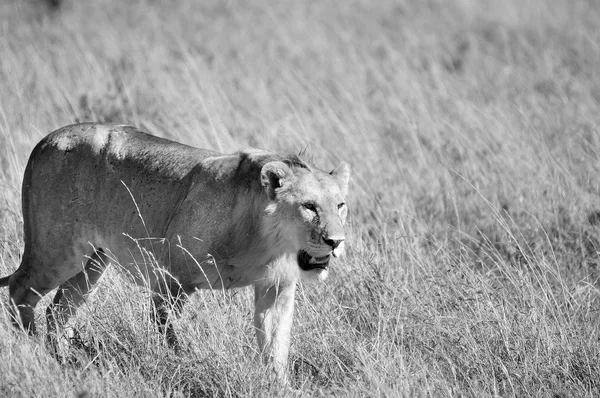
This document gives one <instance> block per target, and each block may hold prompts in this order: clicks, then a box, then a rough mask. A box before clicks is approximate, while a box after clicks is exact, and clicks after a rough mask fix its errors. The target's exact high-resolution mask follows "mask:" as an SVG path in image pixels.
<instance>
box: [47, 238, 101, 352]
mask: <svg viewBox="0 0 600 398" xmlns="http://www.w3.org/2000/svg"><path fill="white" fill-rule="evenodd" d="M108 264H109V259H108V256H107V255H106V254H105V253H104V251H102V249H97V250H96V251H95V252H94V254H92V256H91V257H90V258H89V260H88V261H87V263H86V264H85V267H84V268H83V270H82V271H81V272H79V273H78V274H76V275H75V276H73V277H72V278H70V279H69V280H67V281H65V282H63V283H62V284H61V285H60V286H59V287H58V290H57V292H56V295H55V296H54V300H53V301H52V304H50V305H49V306H48V308H47V309H46V321H47V324H48V329H47V335H46V338H47V344H48V346H49V348H50V349H51V350H52V352H53V353H54V354H55V355H58V353H59V347H60V345H61V344H60V343H65V342H66V343H70V341H69V340H70V339H72V338H73V337H74V336H73V334H74V333H73V331H71V333H69V331H67V333H65V334H63V332H64V331H63V330H62V329H63V328H64V327H65V325H66V324H67V322H68V320H69V318H70V317H71V316H73V315H75V312H76V311H77V307H78V306H79V305H81V303H83V302H84V301H85V299H86V298H87V297H88V296H89V295H90V293H91V292H92V290H93V288H94V285H95V284H96V283H97V282H98V280H100V277H101V276H102V274H103V273H104V271H105V270H106V267H107V266H108ZM59 334H60V335H62V336H63V337H59ZM63 339H64V340H66V341H61V340H63Z"/></svg>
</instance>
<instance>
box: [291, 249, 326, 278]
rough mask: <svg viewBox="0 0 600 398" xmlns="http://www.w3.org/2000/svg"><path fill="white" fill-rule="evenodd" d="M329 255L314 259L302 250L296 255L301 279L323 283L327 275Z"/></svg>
mask: <svg viewBox="0 0 600 398" xmlns="http://www.w3.org/2000/svg"><path fill="white" fill-rule="evenodd" d="M330 259H331V256H330V255H326V256H323V257H314V256H311V255H310V254H308V253H307V252H306V251H304V250H300V252H299V253H298V266H299V267H300V269H301V270H302V271H304V272H302V279H303V280H305V281H311V282H323V281H325V279H327V276H328V275H329V260H330Z"/></svg>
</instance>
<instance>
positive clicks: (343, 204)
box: [338, 202, 346, 210]
mask: <svg viewBox="0 0 600 398" xmlns="http://www.w3.org/2000/svg"><path fill="white" fill-rule="evenodd" d="M344 206H346V203H344V202H342V203H340V204H339V205H338V210H339V209H341V208H342V207H344Z"/></svg>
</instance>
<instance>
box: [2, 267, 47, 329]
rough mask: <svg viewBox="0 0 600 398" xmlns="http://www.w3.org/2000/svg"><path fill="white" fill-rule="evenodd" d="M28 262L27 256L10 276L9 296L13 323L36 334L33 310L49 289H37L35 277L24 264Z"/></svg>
mask: <svg viewBox="0 0 600 398" xmlns="http://www.w3.org/2000/svg"><path fill="white" fill-rule="evenodd" d="M25 263H26V259H25V256H24V258H23V260H22V262H21V267H19V269H17V270H16V271H15V273H14V274H12V275H11V276H10V279H9V285H8V286H9V287H8V288H9V296H10V306H9V308H10V313H11V318H12V321H13V324H14V325H15V326H16V327H17V328H22V329H23V330H25V331H26V332H27V333H29V334H30V335H33V334H35V323H34V313H33V310H34V308H35V306H36V304H37V303H38V301H40V299H41V298H42V296H43V295H44V294H45V293H47V292H48V290H45V291H40V290H41V289H39V290H36V289H35V287H34V285H36V284H35V283H34V281H32V279H33V278H31V276H30V274H29V272H27V271H26V270H25V269H26V267H24V266H23V265H24V264H25Z"/></svg>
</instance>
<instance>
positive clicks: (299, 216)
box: [0, 123, 350, 380]
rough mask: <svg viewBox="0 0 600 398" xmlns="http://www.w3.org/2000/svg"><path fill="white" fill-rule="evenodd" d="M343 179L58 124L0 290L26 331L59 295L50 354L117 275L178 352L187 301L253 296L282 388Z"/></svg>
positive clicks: (335, 222)
mask: <svg viewBox="0 0 600 398" xmlns="http://www.w3.org/2000/svg"><path fill="white" fill-rule="evenodd" d="M349 174H350V171H349V167H348V165H347V164H346V163H344V162H342V163H340V165H339V166H338V167H336V168H335V170H333V171H332V172H331V173H326V172H323V171H321V170H319V169H317V168H315V167H311V166H309V165H307V164H306V163H305V162H303V161H302V160H300V159H299V158H298V157H297V156H294V155H292V156H281V155H277V154H275V153H271V152H267V151H262V150H255V149H249V150H243V151H240V152H236V153H233V154H228V155H227V154H221V153H217V152H213V151H209V150H204V149H197V148H193V147H189V146H186V145H183V144H180V143H177V142H173V141H169V140H166V139H162V138H158V137H154V136H152V135H148V134H145V133H143V132H141V131H139V130H137V129H136V128H134V127H130V126H123V125H102V124H89V123H88V124H76V125H71V126H67V127H63V128H61V129H59V130H56V131H54V132H53V133H50V134H49V135H48V136H46V137H45V138H44V139H43V140H42V141H41V142H40V143H39V144H37V146H36V147H35V148H34V150H33V152H32V154H31V156H30V158H29V162H28V163H27V168H26V170H25V176H24V180H23V197H22V204H23V221H24V222H23V226H24V240H25V251H24V253H23V258H22V261H21V265H20V267H19V268H18V269H17V270H16V271H15V272H14V273H13V274H12V275H10V276H8V277H5V278H2V279H0V286H6V285H8V286H9V290H10V300H11V308H13V313H12V316H13V320H14V322H15V324H16V325H18V326H21V327H23V328H24V329H25V330H27V331H29V333H35V326H34V322H33V310H34V307H35V305H36V304H37V302H38V301H39V300H40V298H41V297H42V296H43V295H44V294H46V293H48V292H49V291H51V290H52V289H55V288H56V287H58V291H57V293H56V296H55V297H54V300H53V303H52V304H51V305H50V306H49V307H48V309H47V311H46V314H47V322H48V339H49V343H52V344H55V343H56V341H55V340H56V331H57V327H60V326H64V325H65V323H66V322H67V319H68V317H69V316H71V315H73V314H74V312H75V308H76V307H77V306H78V305H79V304H81V303H82V301H84V299H85V297H86V296H87V295H88V294H89V293H90V291H91V289H92V287H93V285H94V283H96V282H97V281H98V280H99V278H100V276H101V275H102V273H103V272H104V270H105V269H106V267H107V265H108V264H109V263H113V264H118V267H121V268H124V269H125V270H126V271H127V272H128V273H129V274H130V275H133V276H134V279H135V280H136V282H137V283H139V284H143V285H145V286H150V288H151V289H152V291H153V292H154V294H153V304H154V308H155V311H153V317H154V319H155V321H156V323H157V325H158V328H159V330H160V331H161V332H162V333H164V334H165V337H166V340H167V342H168V343H169V344H170V345H171V346H173V347H177V344H178V343H177V338H176V336H175V332H174V330H173V326H172V324H171V322H170V320H169V314H170V309H172V308H176V309H177V310H180V309H181V306H182V305H183V302H184V300H185V298H186V296H187V295H189V294H191V293H193V292H194V291H195V290H196V289H199V288H201V289H229V288H236V287H243V286H248V285H253V286H254V292H255V295H254V303H255V313H254V325H255V328H256V335H257V339H258V347H259V350H260V352H261V354H262V356H263V359H264V360H265V361H272V363H273V365H274V369H275V372H276V374H277V376H278V378H279V379H281V380H285V379H286V371H285V368H286V363H287V356H288V348H289V339H290V328H291V324H292V315H293V307H294V293H295V288H296V283H297V281H298V280H299V278H300V277H308V278H309V279H317V280H324V279H325V278H326V277H327V273H328V268H329V262H330V259H331V256H333V257H338V256H339V255H340V254H341V253H342V251H343V248H344V223H345V220H346V215H347V212H348V210H347V207H346V204H345V203H344V197H345V196H346V194H347V191H348V179H349ZM84 259H87V262H86V263H85V265H84V264H83V260H84ZM176 312H178V311H176Z"/></svg>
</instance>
